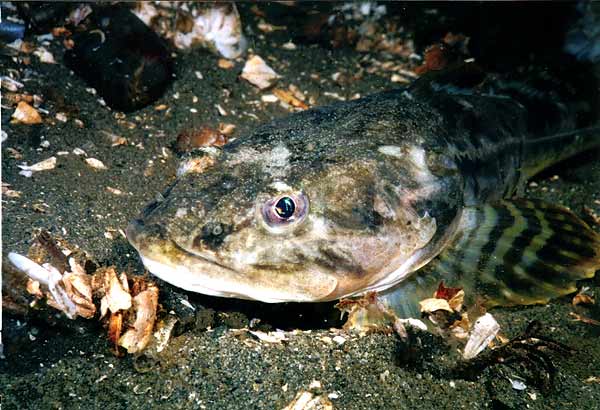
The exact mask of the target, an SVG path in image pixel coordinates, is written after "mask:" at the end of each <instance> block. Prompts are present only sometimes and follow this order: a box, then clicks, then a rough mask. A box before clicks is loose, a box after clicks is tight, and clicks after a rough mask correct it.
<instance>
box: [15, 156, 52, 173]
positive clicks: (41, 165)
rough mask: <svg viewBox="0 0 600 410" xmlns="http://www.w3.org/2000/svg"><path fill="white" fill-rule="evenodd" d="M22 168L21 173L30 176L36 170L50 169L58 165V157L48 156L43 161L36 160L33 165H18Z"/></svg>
mask: <svg viewBox="0 0 600 410" xmlns="http://www.w3.org/2000/svg"><path fill="white" fill-rule="evenodd" d="M17 166H18V167H19V168H21V171H20V172H19V175H23V176H24V177H27V178H30V177H31V175H32V174H33V173H34V172H40V171H48V170H51V169H54V168H55V167H56V157H50V158H46V159H45V160H43V161H40V162H36V163H35V164H33V165H27V164H21V165H17Z"/></svg>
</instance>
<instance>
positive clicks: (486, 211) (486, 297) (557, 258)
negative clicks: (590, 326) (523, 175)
mask: <svg viewBox="0 0 600 410" xmlns="http://www.w3.org/2000/svg"><path fill="white" fill-rule="evenodd" d="M598 269H600V235H598V234H597V233H596V232H594V231H593V230H592V229H591V228H590V227H589V226H588V225H587V224H586V223H585V222H583V221H582V220H581V219H579V218H578V217H577V216H576V215H575V214H573V212H571V211H570V210H568V209H566V208H564V207H561V206H556V205H551V204H547V203H544V202H541V201H537V200H525V199H515V200H503V201H498V202H495V203H491V204H485V205H481V206H477V207H469V208H466V209H465V210H464V211H463V217H462V220H461V226H460V231H459V234H458V236H457V237H456V239H455V240H454V241H453V242H452V243H451V244H450V246H448V247H447V248H446V249H445V250H444V251H443V252H442V253H441V254H440V255H439V256H438V257H437V258H435V259H434V260H432V261H431V262H430V263H429V264H427V265H426V266H424V267H423V268H421V269H420V270H419V271H418V272H415V274H414V276H413V277H411V278H410V279H408V280H406V281H404V282H401V283H399V284H398V285H396V286H395V287H394V288H391V289H389V290H387V291H385V292H384V293H382V294H380V295H379V298H380V300H381V301H382V302H384V303H385V304H386V306H388V308H390V309H391V310H393V311H394V312H395V313H396V314H397V315H398V316H400V317H418V316H419V314H420V312H419V305H418V302H419V300H422V299H424V298H429V297H432V295H433V293H434V292H435V290H436V289H437V287H438V285H439V283H440V282H442V281H444V283H445V284H446V285H447V286H453V287H461V288H463V289H464V290H465V294H466V298H467V300H469V299H470V302H471V303H473V302H474V301H475V300H479V301H481V302H483V303H484V304H485V306H486V307H488V308H490V307H494V306H514V305H530V304H536V303H546V302H548V301H549V300H550V299H552V298H556V297H559V296H562V295H566V294H569V293H572V292H574V291H575V290H576V289H577V287H576V281H577V280H580V279H585V278H591V277H593V276H594V274H595V272H596V271H597V270H598Z"/></svg>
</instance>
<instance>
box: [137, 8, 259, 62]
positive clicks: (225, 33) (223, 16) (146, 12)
mask: <svg viewBox="0 0 600 410" xmlns="http://www.w3.org/2000/svg"><path fill="white" fill-rule="evenodd" d="M133 12H134V13H135V15H136V16H137V17H138V18H139V19H140V20H142V21H143V22H144V23H145V24H146V25H148V26H149V27H151V28H152V29H153V30H155V31H156V32H157V33H158V34H160V35H161V36H162V37H164V38H166V39H168V40H170V41H171V42H172V43H173V45H174V46H175V47H177V48H178V49H180V50H188V49H191V48H194V47H206V48H208V49H209V50H211V51H213V52H216V53H218V54H220V55H222V56H223V57H225V58H237V57H239V56H241V55H242V54H243V53H244V52H245V51H246V48H247V46H248V41H247V40H246V38H245V37H244V35H243V33H242V22H241V19H240V15H239V13H238V10H237V7H236V6H235V4H233V3H223V4H218V3H217V4H214V3H203V2H191V1H187V2H158V1H156V2H146V1H140V2H137V4H136V6H135V8H134V9H133Z"/></svg>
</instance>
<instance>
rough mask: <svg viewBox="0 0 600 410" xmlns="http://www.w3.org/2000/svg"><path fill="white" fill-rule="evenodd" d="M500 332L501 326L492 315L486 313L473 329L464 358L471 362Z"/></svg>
mask: <svg viewBox="0 0 600 410" xmlns="http://www.w3.org/2000/svg"><path fill="white" fill-rule="evenodd" d="M499 330H500V325H499V324H498V322H496V319H494V316H492V315H491V314H489V313H486V314H485V315H483V316H481V317H480V318H479V319H477V321H475V325H473V329H471V336H469V340H468V341H467V345H466V346H465V350H464V352H463V358H465V359H466V360H469V359H472V358H474V357H475V356H477V355H478V354H479V353H481V352H482V351H483V349H485V348H486V346H487V345H488V344H489V343H490V342H491V341H492V339H493V338H494V337H496V335H497V334H498V331H499Z"/></svg>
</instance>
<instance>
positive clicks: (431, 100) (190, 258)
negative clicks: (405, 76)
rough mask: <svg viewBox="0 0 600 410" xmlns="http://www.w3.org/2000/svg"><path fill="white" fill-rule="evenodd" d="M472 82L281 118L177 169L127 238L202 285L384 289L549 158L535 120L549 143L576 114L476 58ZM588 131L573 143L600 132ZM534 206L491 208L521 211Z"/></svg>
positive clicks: (249, 291)
mask: <svg viewBox="0 0 600 410" xmlns="http://www.w3.org/2000/svg"><path fill="white" fill-rule="evenodd" d="M467 71H468V70H467ZM467 83H468V84H467V86H465V88H463V87H462V86H461V85H460V84H459V86H456V85H455V84H456V83H453V84H452V86H449V85H448V84H449V82H448V81H446V80H444V79H443V78H442V79H440V78H433V79H423V80H419V81H418V82H417V83H416V84H415V85H414V86H412V87H410V88H409V89H405V90H394V91H388V92H383V93H379V94H375V95H371V96H368V97H365V98H362V99H359V100H355V101H349V102H343V103H338V104H334V105H332V106H327V107H318V108H313V109H310V110H307V111H304V112H300V113H297V114H294V115H292V116H289V117H286V118H282V119H278V120H275V121H273V122H272V123H270V124H267V125H264V126H262V127H260V128H258V129H257V130H256V131H255V132H253V133H252V134H250V135H248V136H246V137H243V138H239V139H238V140H236V141H234V142H233V143H231V144H228V145H226V146H225V147H224V148H223V150H222V151H221V152H220V154H219V155H218V158H217V159H216V161H215V164H214V165H213V166H212V167H211V168H209V169H208V170H206V171H205V172H203V173H187V174H184V175H182V176H181V177H180V178H178V180H177V181H176V182H175V183H174V184H173V185H172V186H171V187H169V189H168V191H167V192H166V193H165V194H164V198H162V199H161V200H160V201H158V202H155V203H152V204H150V205H149V206H148V207H147V208H146V210H144V211H143V212H142V215H141V216H140V218H138V219H136V220H135V221H133V222H132V223H131V224H130V226H129V227H128V230H127V236H128V238H129V240H130V242H131V243H132V244H133V245H134V246H135V247H136V249H137V250H138V251H139V253H140V255H141V257H142V260H143V262H144V264H145V265H146V267H147V268H148V269H149V270H150V271H151V272H153V273H154V274H156V275H157V276H159V277H161V278H162V279H164V280H165V281H167V282H170V283H172V284H174V285H176V286H179V287H182V288H185V289H188V290H192V291H197V292H201V293H207V294H212V295H218V296H228V297H239V298H246V299H256V300H262V301H266V302H281V301H318V300H334V299H338V298H340V297H344V296H350V295H355V294H359V293H363V292H365V291H368V290H377V291H382V290H385V289H387V288H390V287H392V286H394V285H396V284H397V283H399V282H401V281H403V280H405V279H406V278H408V277H410V276H411V275H412V274H413V272H415V271H417V270H418V269H420V268H422V267H423V266H425V265H427V264H428V263H429V262H430V261H431V260H432V259H433V258H435V257H436V256H437V255H438V254H439V253H440V252H441V251H442V250H443V249H445V248H447V247H448V246H449V245H450V244H454V243H456V240H457V235H459V234H460V232H461V224H462V223H463V222H464V218H465V217H464V215H463V213H464V212H467V211H468V207H472V206H476V205H477V204H482V203H486V202H490V201H497V200H500V199H501V198H504V197H508V196H510V195H512V194H513V193H514V192H515V191H516V190H517V188H518V187H519V186H520V185H522V184H523V182H524V181H525V179H526V178H527V177H528V176H529V175H530V174H531V172H532V170H533V166H532V165H531V164H535V163H536V161H537V160H538V159H539V158H540V156H541V155H540V151H539V150H537V149H531V148H528V147H529V144H530V142H531V141H534V140H535V138H537V137H540V135H534V133H535V132H539V131H540V130H542V129H543V130H545V131H548V132H549V133H544V134H543V135H542V137H544V138H545V137H547V136H548V135H556V133H558V132H562V133H563V134H564V135H565V136H564V137H562V138H555V139H549V140H548V141H546V145H547V146H548V147H555V146H560V145H561V144H562V143H564V142H565V141H566V140H569V139H572V138H574V137H573V135H575V134H576V133H574V131H575V128H574V127H581V126H582V124H578V123H576V122H569V121H567V120H565V119H564V118H563V117H560V118H554V119H552V118H548V121H545V120H544V121H541V122H540V121H532V120H531V118H530V116H531V113H530V112H529V111H528V110H527V108H526V107H527V99H528V98H529V97H530V96H529V95H525V96H524V97H523V98H520V97H518V96H510V97H509V96H506V95H502V94H498V90H501V89H502V84H500V85H498V82H497V81H496V82H493V81H489V80H488V79H487V77H486V76H483V75H482V74H481V73H479V72H477V70H475V71H474V75H471V74H469V76H468V81H467ZM481 84H488V86H487V88H486V87H483V86H481ZM474 85H479V90H478V91H474V89H475V88H474ZM494 86H495V87H497V90H496V91H495V92H492V90H491V88H493V87H494ZM481 90H483V91H481ZM561 104H562V105H561V107H563V106H564V107H567V108H565V110H566V111H565V118H569V116H570V115H572V114H573V113H571V112H570V111H569V110H570V108H569V107H568V104H564V103H563V102H561ZM561 109H562V108H561ZM593 120H595V119H594V118H592V119H591V120H588V123H587V125H588V126H589V127H591V126H593V125H594V124H595V123H594V122H593ZM590 121H592V122H590ZM540 124H542V125H540ZM590 129H591V128H590ZM584 134H585V135H584V136H583V137H579V138H577V141H576V142H578V144H576V148H573V149H570V150H566V151H569V152H570V153H574V152H577V151H579V150H581V149H584V148H587V147H589V146H592V145H594V144H598V142H599V139H598V138H593V137H595V136H596V137H597V135H598V134H595V135H594V134H593V133H592V132H589V133H587V134H586V133H584ZM588 134H589V135H588ZM551 152H558V149H554V148H553V149H552V150H551ZM561 152H562V151H561ZM543 155H544V156H546V157H547V154H543ZM282 197H290V198H295V201H296V205H297V209H298V208H302V209H304V210H305V211H306V212H305V213H306V214H305V215H304V214H302V215H298V219H296V220H295V221H294V222H293V223H290V224H287V225H285V224H282V225H281V226H271V225H269V224H268V223H266V222H265V218H264V212H265V207H266V205H265V204H271V203H273V201H276V200H277V199H278V198H282ZM300 205H301V206H300ZM269 209H270V208H269ZM526 209H527V207H525V210H522V211H518V212H516V211H514V209H512V213H511V208H510V206H508V205H507V207H506V209H505V210H499V211H494V212H503V213H508V214H509V215H511V216H512V217H513V218H515V220H518V217H519V215H518V213H519V212H526ZM513 214H514V215H513ZM489 217H490V218H491V217H492V215H490V216H489ZM539 221H540V223H542V219H539ZM515 229H532V230H534V229H536V227H535V226H533V225H532V226H527V227H526V228H523V227H522V226H518V227H517V225H515ZM488 235H490V236H494V238H495V237H499V238H500V239H501V233H500V232H490V233H489V234H488ZM540 235H541V234H540ZM534 236H536V235H534ZM540 243H541V242H540ZM502 244H504V242H503V241H502V240H500V241H499V242H498V244H497V245H496V246H505V245H502ZM489 246H491V245H489ZM528 246H529V245H528ZM532 246H533V245H532ZM529 248H530V249H529V251H530V252H534V251H535V252H536V253H537V252H538V251H537V250H532V248H531V247H530V246H529ZM566 249H569V247H567V248H566ZM484 251H485V249H482V252H481V254H482V255H483V254H484V253H485V252H484ZM540 252H541V250H540ZM513 253H514V252H513V251H512V250H511V249H510V247H508V248H507V249H506V250H505V251H504V254H505V255H504V256H505V257H506V258H511V257H512V258H518V257H519V255H515V254H513ZM527 254H528V253H527V251H525V253H524V256H523V257H526V255H527ZM467 257H468V256H467ZM473 257H475V256H473ZM482 263H485V261H484V262H482Z"/></svg>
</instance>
